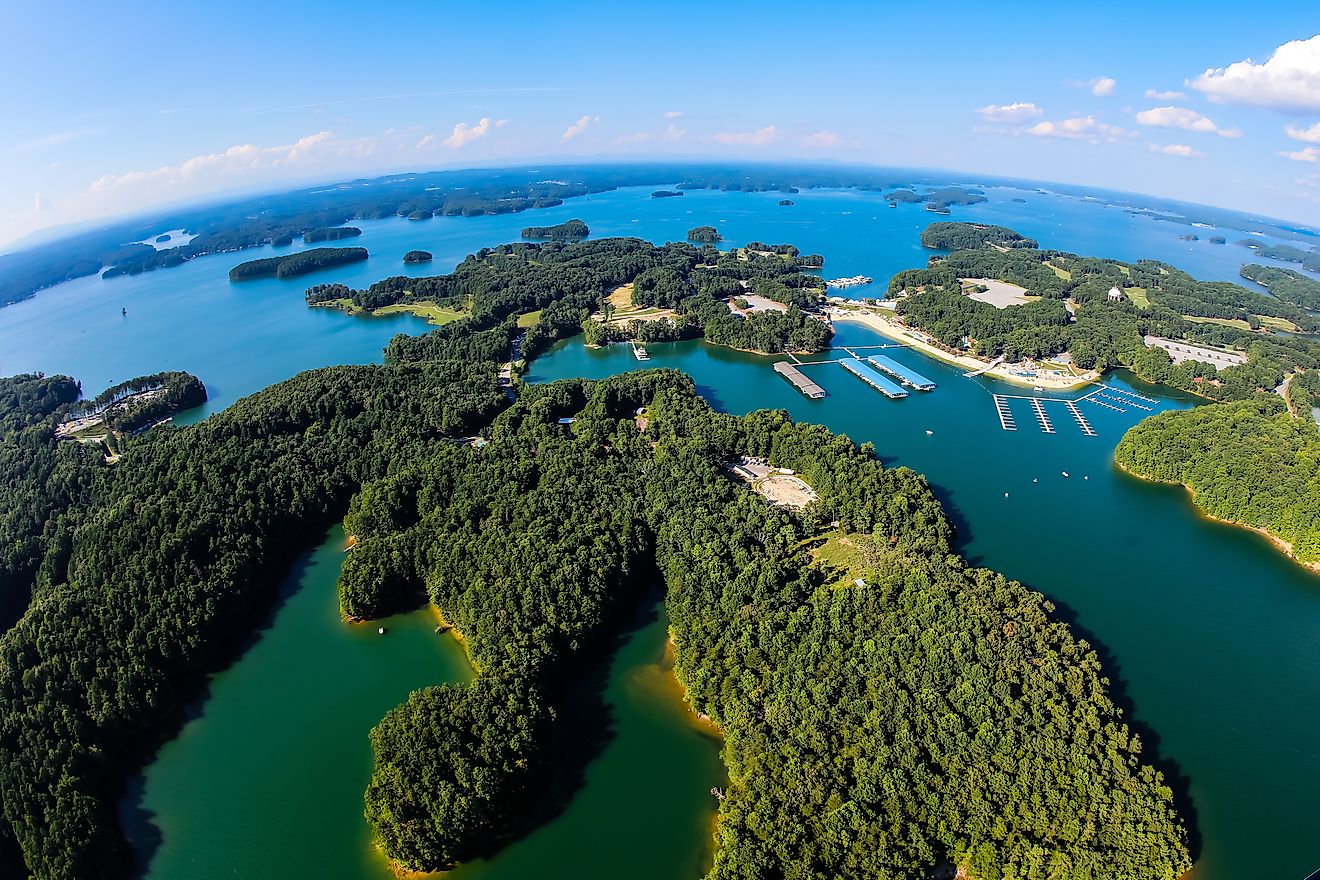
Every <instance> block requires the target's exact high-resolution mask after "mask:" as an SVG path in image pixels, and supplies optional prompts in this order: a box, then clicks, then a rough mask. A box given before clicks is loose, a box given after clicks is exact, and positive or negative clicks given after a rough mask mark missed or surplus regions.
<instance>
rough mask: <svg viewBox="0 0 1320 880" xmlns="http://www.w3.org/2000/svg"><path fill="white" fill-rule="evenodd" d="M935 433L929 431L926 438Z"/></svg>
mask: <svg viewBox="0 0 1320 880" xmlns="http://www.w3.org/2000/svg"><path fill="white" fill-rule="evenodd" d="M934 433H935V432H934V431H927V432H926V436H927V437H929V436H930V435H931V434H934Z"/></svg>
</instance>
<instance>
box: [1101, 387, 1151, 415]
mask: <svg viewBox="0 0 1320 880" xmlns="http://www.w3.org/2000/svg"><path fill="white" fill-rule="evenodd" d="M1103 387H1104V389H1105V391H1108V392H1109V393H1108V394H1105V392H1104V391H1102V392H1100V393H1101V394H1102V395H1103V396H1105V397H1108V398H1109V399H1110V400H1116V401H1118V402H1119V403H1124V404H1127V405H1128V406H1135V407H1136V408H1137V409H1144V410H1145V411H1146V412H1154V411H1155V404H1156V403H1158V402H1159V401H1157V400H1154V399H1153V398H1150V397H1147V396H1146V395H1144V394H1138V393H1137V392H1135V391H1128V390H1127V389H1126V388H1119V387H1118V386H1117V385H1105V386H1103ZM1115 392H1117V394H1118V395H1119V396H1115ZM1145 404H1150V405H1149V406H1146V405H1145Z"/></svg>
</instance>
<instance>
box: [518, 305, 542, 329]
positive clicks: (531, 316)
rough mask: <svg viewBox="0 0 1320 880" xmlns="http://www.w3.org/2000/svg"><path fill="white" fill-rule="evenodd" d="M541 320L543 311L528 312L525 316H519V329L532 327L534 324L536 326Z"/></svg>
mask: <svg viewBox="0 0 1320 880" xmlns="http://www.w3.org/2000/svg"><path fill="white" fill-rule="evenodd" d="M539 320H541V310H540V309H537V310H536V311H534V312H527V313H525V314H522V315H519V316H518V326H519V327H530V326H532V325H533V324H535V323H536V322H537V321H539Z"/></svg>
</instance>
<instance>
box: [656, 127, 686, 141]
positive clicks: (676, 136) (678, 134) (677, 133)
mask: <svg viewBox="0 0 1320 880" xmlns="http://www.w3.org/2000/svg"><path fill="white" fill-rule="evenodd" d="M685 134H687V129H686V128H679V127H678V126H677V125H674V123H672V122H671V123H669V126H668V127H667V128H666V129H665V132H664V134H662V135H660V138H661V139H662V140H666V141H669V142H670V143H671V144H672V143H674V142H675V141H681V140H682V139H683V135H685Z"/></svg>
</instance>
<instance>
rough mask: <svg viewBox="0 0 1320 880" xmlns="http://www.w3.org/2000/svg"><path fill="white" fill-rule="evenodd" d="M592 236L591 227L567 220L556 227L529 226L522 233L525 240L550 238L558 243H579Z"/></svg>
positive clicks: (579, 221) (578, 221) (580, 222)
mask: <svg viewBox="0 0 1320 880" xmlns="http://www.w3.org/2000/svg"><path fill="white" fill-rule="evenodd" d="M590 234H591V229H590V227H588V226H587V224H585V223H583V222H582V221H581V220H565V221H564V222H563V223H558V224H556V225H554V226H528V227H526V228H524V229H523V231H522V237H523V238H550V239H555V240H557V241H577V240H578V239H582V238H586V237H587V236H588V235H590Z"/></svg>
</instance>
